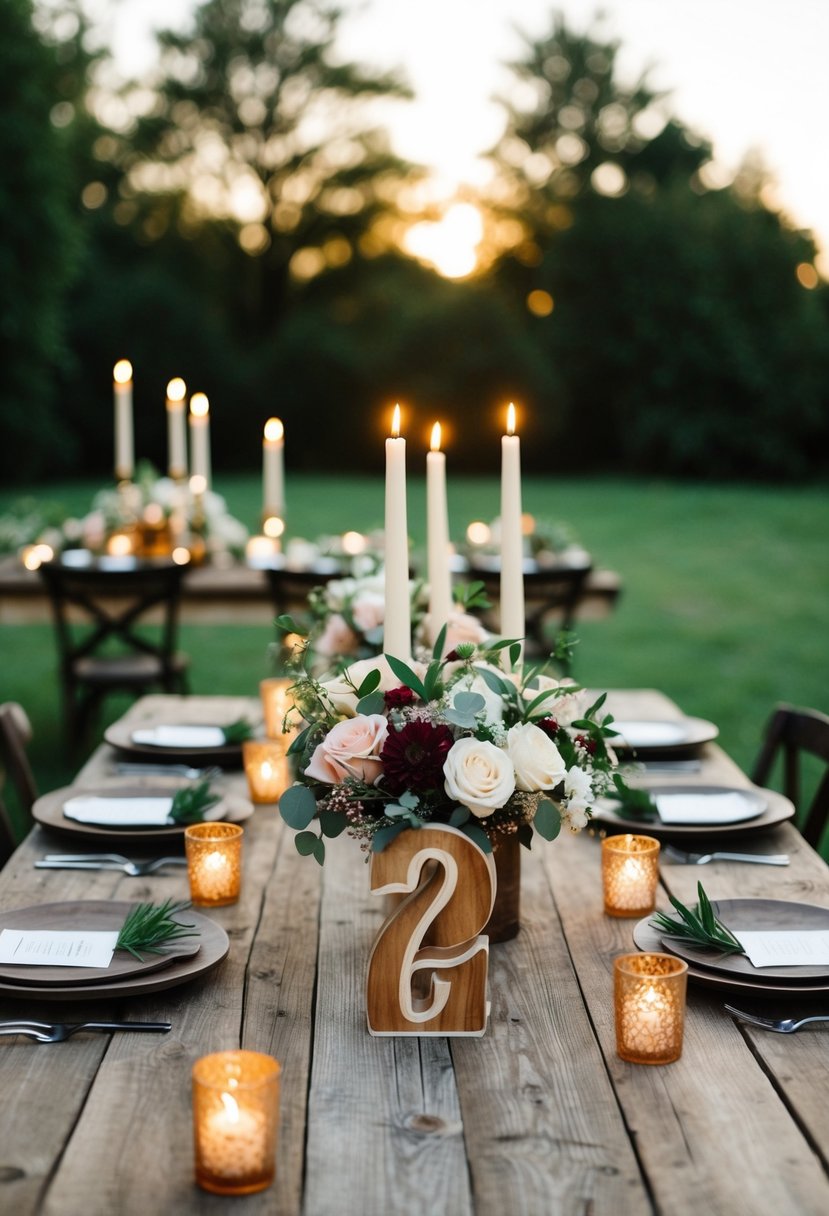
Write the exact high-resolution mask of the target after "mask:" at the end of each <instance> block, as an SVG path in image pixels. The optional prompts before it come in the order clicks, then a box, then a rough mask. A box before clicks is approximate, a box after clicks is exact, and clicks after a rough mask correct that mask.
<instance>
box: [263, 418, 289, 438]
mask: <svg viewBox="0 0 829 1216" xmlns="http://www.w3.org/2000/svg"><path fill="white" fill-rule="evenodd" d="M284 434H285V428H284V426H283V425H282V422H281V421H280V419H279V418H269V419H268V421H267V422H266V423H265V438H266V439H267V440H268V442H270V443H273V442H274V441H275V440H277V439H281V438H282V436H283V435H284Z"/></svg>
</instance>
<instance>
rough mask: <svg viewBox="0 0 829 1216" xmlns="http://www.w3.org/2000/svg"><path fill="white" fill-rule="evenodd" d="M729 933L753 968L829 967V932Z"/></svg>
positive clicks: (818, 930)
mask: <svg viewBox="0 0 829 1216" xmlns="http://www.w3.org/2000/svg"><path fill="white" fill-rule="evenodd" d="M732 933H733V934H734V936H735V937H736V939H737V941H738V942H739V943H740V945H741V946H742V947H743V949H744V950H745V952H746V954H747V955H748V958H749V961H750V962H751V964H752V965H753V966H754V967H829V929H781V930H777V929H774V930H771V929H767V930H760V931H755V930H751V931H748V930H744V929H739V930H737V929H732Z"/></svg>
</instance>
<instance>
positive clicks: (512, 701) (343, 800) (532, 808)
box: [279, 630, 620, 864]
mask: <svg viewBox="0 0 829 1216" xmlns="http://www.w3.org/2000/svg"><path fill="white" fill-rule="evenodd" d="M445 638H446V631H445V630H441V633H440V636H439V637H438V639H437V641H436V644H435V647H434V651H433V653H432V655H431V657H429V658H426V659H422V660H415V661H412V662H411V663H405V662H403V661H401V660H399V659H397V658H394V657H392V656H390V655H384V656H379V657H374V658H369V659H364V660H360V661H358V662H356V663H352V664H351V665H350V666H348V667H346V668H345V670H343V671H342V672H341V673H340V674H339V675H334V676H332V677H329V678H326V679H320V680H318V679H315V678H314V677H313V676H310V675H308V674H306V673H303V675H302V676H301V677H300V678H299V679H298V680H297V682H296V683H295V685H294V687H293V689H292V693H293V697H294V702H295V713H296V714H298V715H299V717H300V718H301V719H302V723H301V725H302V729H301V731H300V733H299V734H298V735H297V737H296V739H295V740H294V742H293V744H292V745H291V748H290V753H291V754H293V756H294V757H295V759H296V761H297V766H298V773H299V778H298V781H297V783H296V784H295V785H293V786H292V787H291V788H290V789H288V790H287V791H286V792H285V794H284V795H283V796H282V799H281V801H280V807H279V809H280V813H281V814H282V817H283V819H284V820H285V822H286V823H287V824H288V825H289V826H290V827H292V828H293V829H295V830H296V831H297V832H298V835H297V837H296V845H297V849H298V850H299V852H300V853H302V854H304V855H308V854H311V855H313V856H314V857H315V858H316V859H317V861H318V862H319V863H320V864H322V862H323V860H324V858H325V839H324V838H325V837H329V838H333V837H336V836H339V835H340V834H341V833H342V832H343V831H346V832H348V834H349V835H351V836H352V837H354V838H356V839H357V840H359V841H360V843H361V846H362V848H363V850H364V851H366V852H369V851H375V852H377V851H380V850H381V849H383V848H385V847H386V845H387V844H388V843H389V842H390V841H391V840H392V839H393V838H394V837H395V836H396V835H397V834H398V833H399V832H402V831H403V830H404V829H405V828H407V827H413V828H418V827H420V826H422V825H423V824H426V823H448V824H451V825H452V826H454V827H457V828H459V829H460V830H461V831H462V832H464V833H465V834H466V835H468V836H469V837H470V838H471V839H472V840H474V841H475V842H476V843H477V844H479V845H480V846H481V848H483V849H484V850H485V851H486V852H490V851H491V850H492V847H493V844H494V843H495V842H496V841H497V840H498V839H499V837H503V836H506V835H512V834H517V836H518V839H519V840H520V841H521V843H522V844H524V845H525V846H526V847H528V848H529V847H530V845H531V842H532V838H533V833H534V832H538V834H539V835H540V836H542V837H543V838H544V839H546V840H553V839H555V837H556V836H557V835H558V834H559V832H560V830H561V827H562V825H563V824H564V825H566V826H567V827H568V828H570V829H571V830H572V831H579V830H580V829H581V828H583V827H584V826H585V824H586V823H587V822H588V819H589V816H590V808H591V806H592V804H593V802H594V801H595V798H596V797H597V796H598V795H599V794H601V793H603V792H604V791H605V790H606V789H608V788H609V787H610V785H611V784H612V783H613V781H614V774H613V770H614V769H615V767H616V758H615V756H614V754H613V752H612V750H611V749H610V748H609V747H608V745H607V741H606V740H607V738H608V737H610V736H611V735H612V734H613V732H612V730H611V729H610V723H611V720H612V719H611V718H610V716H609V715H608V716H601V710H602V706H603V704H604V696H601V697H599V698H598V700H597V701H596V702H595V703H594V704H593V705H591V706H589V707H588V706H587V703H586V693H585V692H584V690H583V689H580V688H579V687H578V686H577V685H576V684H575V683H573V681H571V680H559V679H558V678H556V677H555V676H554V675H551V674H549V673H548V672H547V671H545V670H540V669H539V665H538V664H535V665H532V666H530V665H526V666H523V667H519V668H517V669H515V670H511V671H510V670H505V668H506V667H507V666H508V665H507V664H505V663H504V662H503V660H504V656H505V655H509V656H510V665H514V664H516V663H517V660H518V655H519V647H518V645H517V643H515V642H510V641H492V640H490V641H488V642H484V643H482V644H479V645H476V644H474V643H472V642H462V643H460V645H458V646H456V647H455V648H454V649H452V650H449V651H448V652H447V653H444V646H445ZM615 780H616V781H617V782H618V781H619V780H620V778H619V777H618V774H617V775H615ZM315 819H316V820H317V822H318V825H319V833H317V832H316V831H313V830H311V825H312V823H313V822H314V820H315Z"/></svg>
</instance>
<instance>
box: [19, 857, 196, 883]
mask: <svg viewBox="0 0 829 1216" xmlns="http://www.w3.org/2000/svg"><path fill="white" fill-rule="evenodd" d="M186 865H187V858H186V857H155V858H153V859H152V860H150V861H130V859H129V857H122V856H121V854H120V853H47V855H46V856H45V857H44V858H42V859H41V860H40V861H36V862H35V869H36V870H121V871H122V872H123V873H124V874H128V875H129V877H130V878H143V877H144V875H146V874H154V873H155V872H156V870H160V869H161V868H162V866H186Z"/></svg>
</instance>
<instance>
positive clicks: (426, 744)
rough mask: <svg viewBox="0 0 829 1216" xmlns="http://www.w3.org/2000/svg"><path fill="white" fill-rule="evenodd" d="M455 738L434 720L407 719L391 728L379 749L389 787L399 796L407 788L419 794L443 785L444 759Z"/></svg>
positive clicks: (391, 791)
mask: <svg viewBox="0 0 829 1216" xmlns="http://www.w3.org/2000/svg"><path fill="white" fill-rule="evenodd" d="M386 695H387V696H388V694H386ZM454 742H455V740H454V737H453V735H452V732H451V730H450V729H449V727H448V726H443V725H440V726H436V725H435V724H434V723H432V722H407V723H406V725H405V726H403V727H402V728H401V729H400V730H390V731H389V733H388V735H387V736H386V741H385V743H384V744H383V750H382V752H381V753H380V759H381V760H382V762H383V784H384V785H385V787H386V789H387V790H388V791H389V792H390V793H392V794H394V795H395V796H397V795H399V794H402V793H403V792H404V791H405V790H412V791H413V792H414V793H416V794H418V793H425V792H426V791H427V790H433V789H440V788H442V787H443V762H444V760H445V759H446V753H447V752H448V751H449V749H450V747H451V746H452V744H453V743H454Z"/></svg>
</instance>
